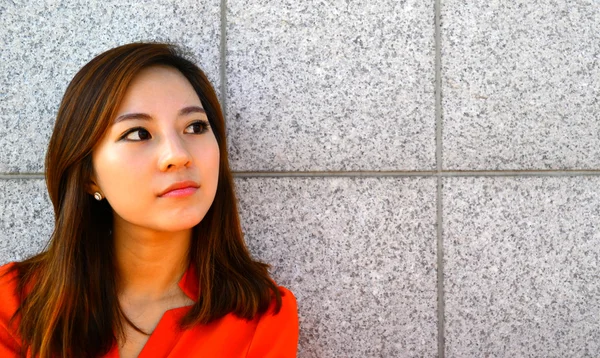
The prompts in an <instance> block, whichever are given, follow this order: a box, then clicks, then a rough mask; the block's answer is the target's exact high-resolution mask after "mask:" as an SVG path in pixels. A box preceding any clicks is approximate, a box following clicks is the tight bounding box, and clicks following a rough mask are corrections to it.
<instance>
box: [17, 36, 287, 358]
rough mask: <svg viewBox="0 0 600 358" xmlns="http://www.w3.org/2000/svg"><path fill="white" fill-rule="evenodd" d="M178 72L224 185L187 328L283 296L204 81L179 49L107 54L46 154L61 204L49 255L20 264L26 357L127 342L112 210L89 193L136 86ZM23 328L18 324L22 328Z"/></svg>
mask: <svg viewBox="0 0 600 358" xmlns="http://www.w3.org/2000/svg"><path fill="white" fill-rule="evenodd" d="M154 65H164V66H171V67H174V68H175V69H177V70H179V71H180V72H181V73H182V74H183V75H184V76H185V77H186V78H187V80H188V81H189V82H190V83H191V85H192V86H193V88H194V90H195V91H196V93H197V94H198V97H199V98H200V101H201V103H202V106H203V107H204V109H205V111H206V114H207V116H208V120H209V122H210V125H211V127H212V130H213V133H214V135H215V137H216V139H217V142H218V145H219V150H220V165H219V180H218V187H217V193H216V196H215V200H214V202H213V203H212V206H211V207H210V209H209V210H208V212H207V214H206V216H205V217H204V218H203V219H202V221H201V222H200V223H199V224H198V225H196V226H195V227H194V229H193V230H192V232H193V234H192V235H193V238H192V244H191V247H190V250H189V252H190V253H189V260H190V265H193V268H194V269H195V271H196V273H197V276H198V285H199V292H201V294H200V297H198V299H197V301H196V303H195V304H194V305H193V306H192V308H191V309H190V311H189V312H188V314H187V315H186V316H185V317H183V319H182V320H181V322H180V325H181V326H182V328H189V327H190V326H193V325H198V324H205V323H208V322H211V321H213V320H215V319H218V318H220V317H223V316H224V315H226V314H228V313H230V312H233V313H235V314H236V315H237V316H239V317H242V318H246V319H252V318H254V317H255V316H256V315H257V314H260V313H263V312H265V311H266V310H267V308H268V307H269V305H270V303H271V301H272V300H273V299H274V300H275V302H276V304H275V311H276V312H277V311H279V308H280V306H281V294H280V292H279V290H278V289H277V286H276V285H275V284H274V282H273V281H272V280H271V278H270V277H269V273H268V271H267V269H268V266H267V265H266V264H263V263H261V262H258V261H255V260H253V259H252V258H251V256H250V254H249V252H248V250H247V248H246V246H245V244H244V240H243V236H242V230H241V226H240V221H239V217H238V211H237V206H236V198H235V192H234V185H233V179H232V174H231V171H230V169H229V162H228V159H227V145H226V141H225V123H224V119H223V114H222V112H221V108H220V105H219V102H218V99H217V96H216V94H215V91H214V89H213V87H212V86H211V84H210V82H209V81H208V79H207V77H206V76H205V74H204V73H203V72H202V71H201V70H200V69H199V68H198V67H197V66H196V65H194V64H193V63H192V62H191V61H189V60H188V59H186V57H185V56H184V55H182V54H181V52H180V51H179V50H178V49H177V48H176V47H174V46H172V45H168V44H158V43H135V44H128V45H124V46H120V47H117V48H114V49H112V50H109V51H107V52H104V53H102V54H101V55H99V56H97V57H96V58H94V59H93V60H92V61H90V62H89V63H88V64H87V65H85V66H84V67H83V68H82V69H81V70H80V71H79V72H78V73H77V74H76V75H75V77H74V78H73V80H72V81H71V83H70V84H69V86H68V88H67V90H66V92H65V95H64V97H63V100H62V102H61V105H60V108H59V110H58V115H57V119H56V123H55V126H54V131H53V134H52V137H51V139H50V143H49V146H48V152H47V154H46V163H45V165H46V184H47V187H48V193H49V195H50V199H51V201H52V204H53V206H54V213H55V226H54V232H53V233H52V236H51V238H50V242H49V244H48V246H47V248H46V250H45V251H44V252H42V253H40V254H38V255H36V256H34V257H32V258H30V259H28V260H26V261H23V262H20V263H17V264H16V265H15V266H14V270H16V272H17V274H18V294H19V295H20V299H21V305H20V307H19V309H18V311H17V312H16V313H15V315H14V317H13V318H14V319H19V320H20V322H19V324H18V331H19V335H20V337H21V339H22V342H23V347H22V352H21V354H22V355H23V356H25V355H26V354H31V355H32V356H39V357H42V358H47V357H51V356H61V357H83V356H85V357H94V356H99V355H102V354H106V353H107V352H108V351H109V350H110V349H111V347H112V346H113V345H114V344H115V343H116V341H117V337H120V338H123V337H124V329H123V328H124V327H123V324H132V323H131V321H129V320H128V318H127V317H125V315H124V314H123V312H122V310H121V308H120V305H119V302H118V298H117V288H116V287H115V282H116V280H115V277H116V275H117V271H116V268H115V264H114V259H113V243H112V238H111V234H110V232H111V228H112V209H111V207H110V205H109V204H108V203H107V202H106V200H104V201H100V202H98V201H96V200H93V198H92V196H91V195H90V194H89V193H88V192H87V186H88V183H89V180H90V176H91V174H92V156H91V152H92V150H93V148H94V146H95V144H96V143H98V141H99V140H100V139H101V138H102V137H103V135H104V133H105V132H106V131H107V129H108V128H109V126H110V124H111V122H112V120H113V118H114V116H115V115H116V110H117V108H118V106H119V104H120V102H121V100H122V98H123V96H124V94H125V91H126V90H127V87H128V85H129V83H130V82H131V81H132V79H133V78H134V77H135V76H136V74H137V73H139V71H140V70H142V69H143V68H147V67H149V66H154ZM15 322H16V321H15Z"/></svg>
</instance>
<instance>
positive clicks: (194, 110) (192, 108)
mask: <svg viewBox="0 0 600 358" xmlns="http://www.w3.org/2000/svg"><path fill="white" fill-rule="evenodd" d="M192 113H204V114H206V111H205V110H204V108H202V107H200V106H189V107H185V108H182V109H181V110H180V111H179V115H180V116H185V115H188V114H192Z"/></svg>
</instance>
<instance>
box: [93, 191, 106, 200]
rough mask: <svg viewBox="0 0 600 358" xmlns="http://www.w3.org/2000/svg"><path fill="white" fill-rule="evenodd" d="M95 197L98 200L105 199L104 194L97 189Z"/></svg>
mask: <svg viewBox="0 0 600 358" xmlns="http://www.w3.org/2000/svg"><path fill="white" fill-rule="evenodd" d="M94 198H95V199H96V200H98V201H100V200H102V199H104V197H103V196H102V194H100V192H99V191H97V192H95V193H94Z"/></svg>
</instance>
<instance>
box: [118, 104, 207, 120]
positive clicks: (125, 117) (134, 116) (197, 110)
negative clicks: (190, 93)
mask: <svg viewBox="0 0 600 358" xmlns="http://www.w3.org/2000/svg"><path fill="white" fill-rule="evenodd" d="M192 113H203V114H206V111H205V110H204V108H202V107H200V106H188V107H184V108H182V109H181V110H179V115H180V116H185V115H188V114H192ZM128 119H142V120H145V121H149V120H151V119H152V117H151V116H150V115H148V114H146V113H125V114H122V115H120V116H118V117H117V118H116V119H115V121H114V123H113V124H117V123H119V122H122V121H126V120H128Z"/></svg>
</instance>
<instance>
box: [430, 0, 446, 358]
mask: <svg viewBox="0 0 600 358" xmlns="http://www.w3.org/2000/svg"><path fill="white" fill-rule="evenodd" d="M433 11H434V37H435V38H434V48H435V60H434V62H435V63H434V71H435V89H434V100H435V144H436V150H435V159H436V173H435V176H436V258H437V261H436V264H437V285H436V290H437V352H438V358H444V357H445V355H446V349H445V347H446V344H445V343H446V336H445V335H446V331H445V323H446V322H445V313H446V312H445V309H446V307H445V300H444V236H443V229H444V228H443V219H444V217H443V201H442V199H443V192H442V190H443V167H444V166H443V154H444V152H443V150H444V148H443V142H442V133H443V132H442V129H443V127H442V126H443V121H442V120H443V118H442V65H441V63H442V50H441V23H440V21H441V0H434V4H433Z"/></svg>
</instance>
